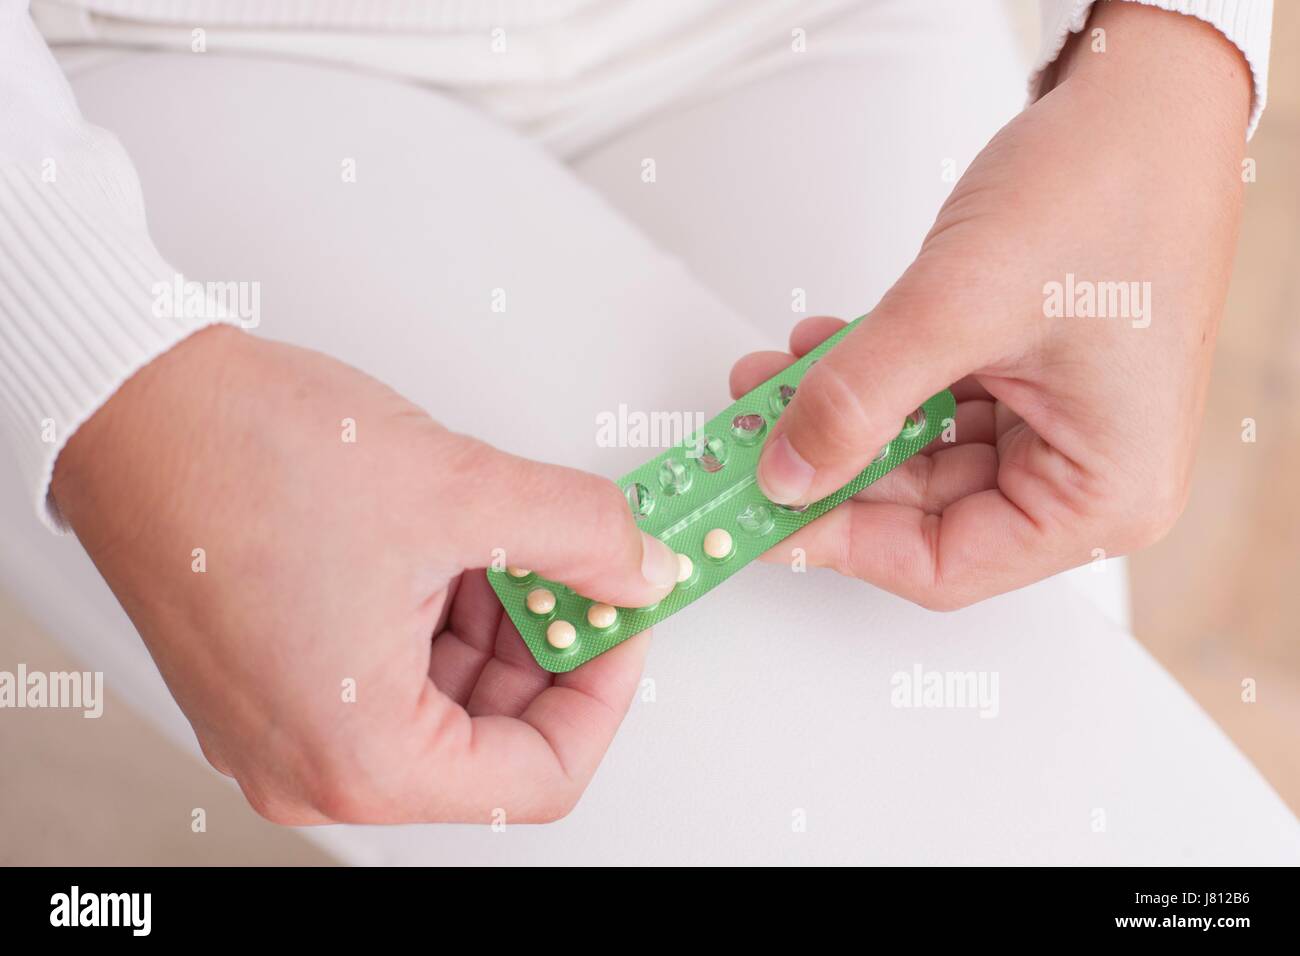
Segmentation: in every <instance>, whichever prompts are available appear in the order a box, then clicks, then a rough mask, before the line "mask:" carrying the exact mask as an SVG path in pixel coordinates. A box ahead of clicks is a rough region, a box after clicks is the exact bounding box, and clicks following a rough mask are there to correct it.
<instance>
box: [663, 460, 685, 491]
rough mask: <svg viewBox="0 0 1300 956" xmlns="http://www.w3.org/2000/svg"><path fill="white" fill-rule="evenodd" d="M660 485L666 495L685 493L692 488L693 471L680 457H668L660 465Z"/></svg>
mask: <svg viewBox="0 0 1300 956" xmlns="http://www.w3.org/2000/svg"><path fill="white" fill-rule="evenodd" d="M659 487H660V488H661V489H662V490H663V493H664V494H666V495H684V494H686V492H688V491H690V489H691V472H690V469H689V468H687V467H686V463H685V462H683V461H682V460H681V459H678V458H668V459H665V460H664V463H663V464H662V465H660V466H659Z"/></svg>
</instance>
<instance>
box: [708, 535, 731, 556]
mask: <svg viewBox="0 0 1300 956" xmlns="http://www.w3.org/2000/svg"><path fill="white" fill-rule="evenodd" d="M704 553H705V554H707V555H708V556H709V557H711V558H717V559H718V560H721V559H722V558H725V557H726V556H727V555H729V554H731V535H730V534H729V533H728V532H727V530H726V529H725V528H714V529H713V530H712V531H710V532H709V533H708V534H706V535H705V536H704Z"/></svg>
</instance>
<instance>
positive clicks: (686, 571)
mask: <svg viewBox="0 0 1300 956" xmlns="http://www.w3.org/2000/svg"><path fill="white" fill-rule="evenodd" d="M694 573H695V562H694V561H692V560H691V559H690V558H688V557H687V556H686V555H684V554H679V555H677V583H678V584H681V583H682V582H683V581H689V580H690V579H691V575H692V574H694Z"/></svg>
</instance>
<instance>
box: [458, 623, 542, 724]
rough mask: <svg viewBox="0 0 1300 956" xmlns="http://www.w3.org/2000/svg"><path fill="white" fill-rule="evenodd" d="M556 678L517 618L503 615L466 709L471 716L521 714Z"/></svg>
mask: <svg viewBox="0 0 1300 956" xmlns="http://www.w3.org/2000/svg"><path fill="white" fill-rule="evenodd" d="M553 679H554V678H553V676H552V675H551V674H550V673H548V672H547V671H545V670H543V669H542V667H541V665H539V664H538V663H537V661H536V659H535V658H534V657H533V655H532V652H531V651H529V650H528V645H526V644H525V643H524V640H523V638H522V637H520V636H519V631H518V629H517V628H516V627H515V625H514V622H513V621H511V620H510V618H509V617H506V616H502V618H501V622H500V625H499V626H498V628H497V634H496V639H495V640H494V642H493V653H492V656H491V658H490V659H489V660H488V662H487V663H486V664H485V665H484V667H483V670H482V672H481V673H480V674H479V678H478V681H477V683H475V685H474V692H473V693H472V694H471V695H470V698H469V702H468V703H467V704H466V705H465V709H466V710H468V711H469V713H470V716H471V717H478V716H480V715H487V714H502V715H504V716H506V717H518V716H519V715H521V714H522V713H523V712H524V711H525V710H527V709H528V706H529V704H531V703H532V702H533V700H534V699H535V698H536V697H537V695H538V694H540V693H541V692H542V691H544V690H545V689H546V688H547V687H550V686H551V682H552V680H553Z"/></svg>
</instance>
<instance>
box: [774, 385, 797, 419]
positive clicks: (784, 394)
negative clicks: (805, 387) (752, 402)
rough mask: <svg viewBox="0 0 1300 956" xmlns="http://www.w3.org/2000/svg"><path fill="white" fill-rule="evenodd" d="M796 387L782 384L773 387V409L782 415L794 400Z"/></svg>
mask: <svg viewBox="0 0 1300 956" xmlns="http://www.w3.org/2000/svg"><path fill="white" fill-rule="evenodd" d="M795 391H796V389H795V387H794V386H793V385H786V384H781V385H778V386H777V387H776V388H774V389H772V398H771V405H772V411H774V412H776V413H777V414H778V415H780V414H781V413H782V412H783V411H785V407H786V406H787V405H789V404H790V403H791V402H792V401H794V394H795Z"/></svg>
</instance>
